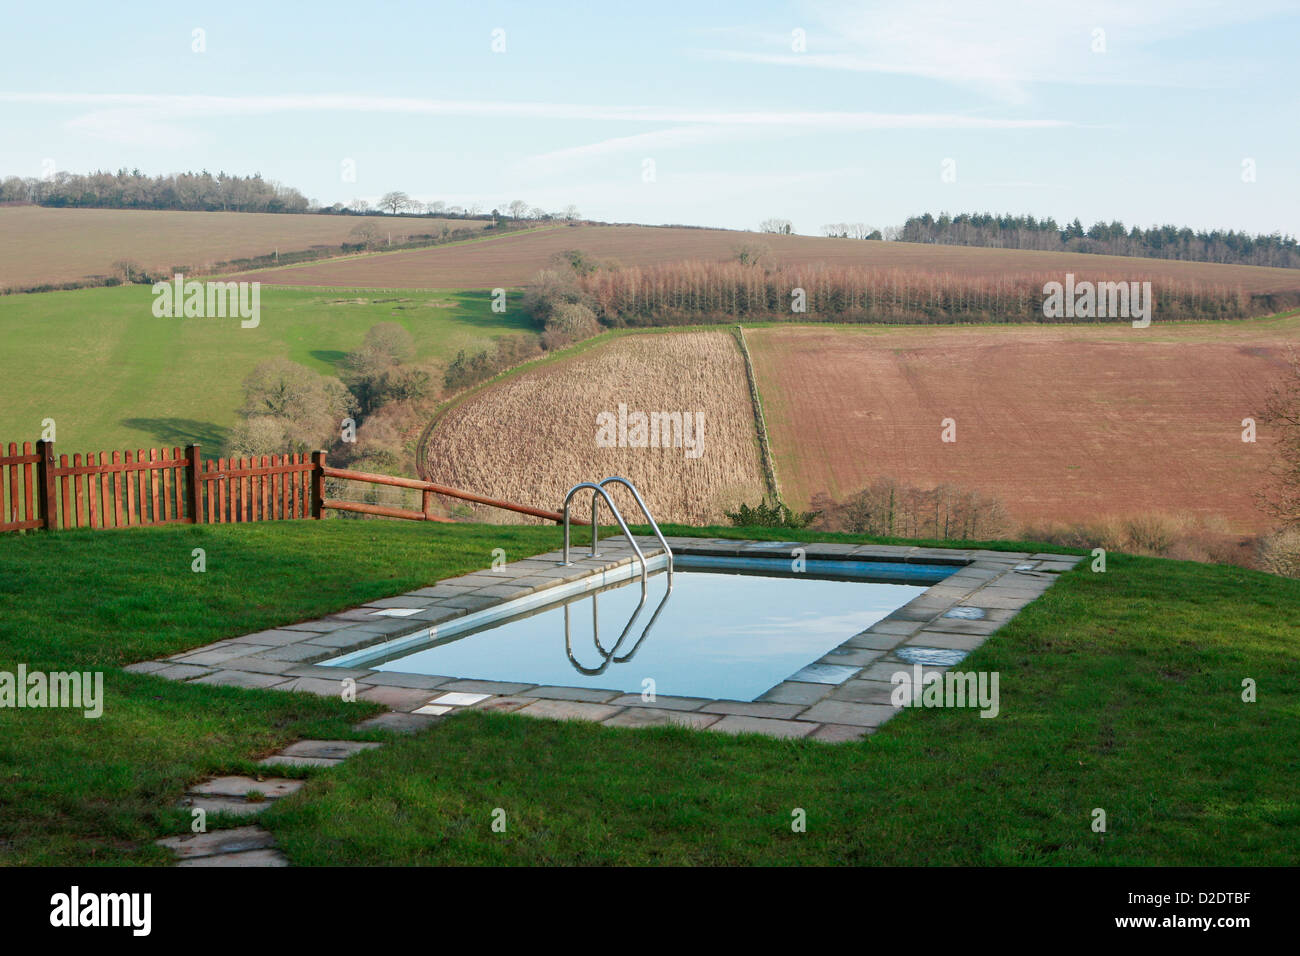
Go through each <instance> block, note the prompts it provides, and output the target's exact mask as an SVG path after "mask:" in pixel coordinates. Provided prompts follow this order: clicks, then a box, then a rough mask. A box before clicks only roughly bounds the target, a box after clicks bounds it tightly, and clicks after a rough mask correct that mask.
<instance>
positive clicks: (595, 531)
mask: <svg viewBox="0 0 1300 956" xmlns="http://www.w3.org/2000/svg"><path fill="white" fill-rule="evenodd" d="M584 488H590V489H591V491H592V495H591V555H592V557H595V556H596V555H598V554H599V551H598V550H597V547H596V542H597V539H598V537H599V533H600V528H599V527H598V526H597V524H596V513H597V508H598V507H599V502H600V499H601V498H604V499H605V504H607V505H609V510H610V511H611V512H612V513H613V515H614V517H615V519H617V521H618V526H619V527H620V528H622V529H623V535H624V536H625V537H626V538H627V540H628V543H629V544H631V545H632V550H633V551H634V552H635V553H636V556H637V559H638V560H639V561H640V562H641V603H642V604H644V603H645V598H646V590H647V588H648V586H649V580H650V568H649V565H647V564H646V560H645V553H644V552H643V551H642V550H641V546H640V545H639V544H637V543H636V538H634V537H633V536H632V531H631V529H629V528H628V526H627V522H626V521H624V520H623V513H622V512H621V511H619V510H618V505H616V504H614V500H613V499H612V498H610V496H609V492H608V491H606V490H605V489H604V488H602V487H601V486H600V485H598V484H596V483H595V482H594V481H580V482H578V483H577V484H576V485H574V486H573V487H572V488H570V489H569V493H568V494H567V495H565V496H564V560H563V561H560V562H559V563H560V565H562V566H563V567H566V568H567V567H569V566H570V565H572V564H573V562H572V561H570V560H569V505H570V504H571V503H572V502H573V496H574V495H576V494H577V493H578V492H579V491H582V490H583V489H584Z"/></svg>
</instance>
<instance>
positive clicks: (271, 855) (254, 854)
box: [176, 849, 289, 867]
mask: <svg viewBox="0 0 1300 956" xmlns="http://www.w3.org/2000/svg"><path fill="white" fill-rule="evenodd" d="M176 865H177V866H205V867H210V866H229V867H252V866H288V865H289V858H288V857H287V856H285V855H284V854H283V853H281V852H280V851H279V850H274V849H267V850H247V851H245V852H243V853H222V854H220V855H219V856H200V857H195V858H193V859H189V860H181V861H180V862H179V863H177V864H176Z"/></svg>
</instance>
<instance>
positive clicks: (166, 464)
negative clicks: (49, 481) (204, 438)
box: [50, 458, 187, 478]
mask: <svg viewBox="0 0 1300 956" xmlns="http://www.w3.org/2000/svg"><path fill="white" fill-rule="evenodd" d="M186 464H187V462H186V461H185V459H183V458H168V459H166V460H159V461H128V462H118V463H117V464H115V465H114V464H109V463H108V462H105V463H104V464H102V465H98V464H93V463H92V464H84V463H83V464H80V465H51V466H50V474H52V475H54V476H55V477H56V478H62V477H64V476H65V475H111V474H114V473H116V472H124V471H162V470H163V469H166V468H184V467H185V466H186Z"/></svg>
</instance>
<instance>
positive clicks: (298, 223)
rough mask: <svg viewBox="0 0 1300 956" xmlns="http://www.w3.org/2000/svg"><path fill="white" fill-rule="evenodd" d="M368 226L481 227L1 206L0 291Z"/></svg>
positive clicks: (246, 252) (303, 245)
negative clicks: (129, 264) (127, 264)
mask: <svg viewBox="0 0 1300 956" xmlns="http://www.w3.org/2000/svg"><path fill="white" fill-rule="evenodd" d="M361 222H367V223H371V224H373V225H374V226H375V227H376V228H377V229H378V230H379V233H380V235H381V236H382V235H391V236H392V237H393V240H394V241H396V240H397V239H399V238H404V237H406V236H412V235H421V234H424V233H437V232H438V231H439V230H441V229H442V227H443V226H444V225H445V226H448V227H450V228H452V229H479V228H482V227H483V226H484V225H486V223H485V222H484V221H482V220H477V219H473V220H462V219H454V220H453V219H417V218H410V219H408V218H404V217H395V218H392V219H387V218H384V219H381V218H377V217H369V218H365V219H362V218H360V217H355V216H317V215H297V214H285V215H280V214H272V213H251V212H180V211H171V210H153V209H47V208H45V207H42V206H5V207H0V286H17V287H20V288H22V287H28V286H34V285H41V284H43V283H60V282H79V281H82V280H85V279H88V278H91V277H92V276H97V275H111V274H112V273H113V263H114V262H117V261H118V260H120V259H130V260H132V261H134V262H135V263H136V264H137V265H139V266H141V267H142V268H144V269H146V270H148V271H151V272H152V271H159V270H163V269H168V268H170V267H172V266H174V265H184V266H189V267H192V268H195V269H203V268H205V267H206V266H207V265H209V264H210V263H214V262H226V261H229V260H231V259H240V258H247V257H249V256H262V255H270V254H271V253H273V252H275V251H276V250H277V249H279V250H280V252H282V253H284V252H295V251H300V250H303V249H310V248H311V247H312V246H316V245H330V246H337V245H339V244H340V243H344V242H348V241H351V240H350V238H349V233H351V232H352V230H353V229H354V228H356V226H357V225H358V223H361Z"/></svg>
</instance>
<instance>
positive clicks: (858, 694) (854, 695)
mask: <svg viewBox="0 0 1300 956" xmlns="http://www.w3.org/2000/svg"><path fill="white" fill-rule="evenodd" d="M894 689H895V688H894V685H893V684H890V683H889V682H888V681H882V680H851V681H848V682H847V683H844V684H841V685H840V686H839V687H837V688H835V690H834V691H833V692H832V693H831V695H830V698H831V700H838V701H847V702H848V703H851V704H888V703H889V701H890V698H891V697H892V696H893V693H894Z"/></svg>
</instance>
